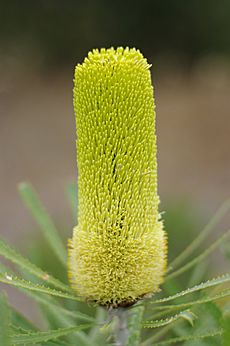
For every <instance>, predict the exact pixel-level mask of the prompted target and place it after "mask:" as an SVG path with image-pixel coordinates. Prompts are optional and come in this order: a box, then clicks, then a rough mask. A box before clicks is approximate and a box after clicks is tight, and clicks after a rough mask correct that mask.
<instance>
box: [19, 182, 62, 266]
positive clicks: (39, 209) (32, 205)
mask: <svg viewBox="0 0 230 346" xmlns="http://www.w3.org/2000/svg"><path fill="white" fill-rule="evenodd" d="M19 192H20V195H21V197H22V199H23V201H24V203H25V205H26V206H27V208H28V209H29V210H30V212H31V214H32V215H33V217H34V218H35V220H36V221H37V223H38V224H39V226H40V227H41V230H42V232H43V235H44V237H45V239H46V240H47V242H48V243H49V244H50V247H51V248H52V249H53V251H54V253H55V254H56V256H57V257H58V258H59V260H60V261H61V262H62V263H63V264H64V266H66V262H67V254H66V249H65V246H64V245H63V242H62V240H61V239H60V237H59V235H58V231H57V229H56V227H55V225H54V223H53V221H52V219H51V218H50V216H49V214H48V213H47V211H46V210H45V208H44V207H43V205H42V203H41V201H40V200H39V198H38V196H37V194H36V192H35V191H34V189H33V187H32V186H31V185H30V184H28V183H21V184H19Z"/></svg>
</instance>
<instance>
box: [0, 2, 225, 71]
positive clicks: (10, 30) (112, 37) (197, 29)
mask: <svg viewBox="0 0 230 346" xmlns="http://www.w3.org/2000/svg"><path fill="white" fill-rule="evenodd" d="M111 45H114V46H117V45H124V46H126V45H129V46H136V47H138V48H140V49H141V50H142V51H143V53H144V54H145V55H146V56H151V55H154V56H157V55H161V54H166V55H169V56H171V55H172V56H178V57H183V58H184V59H185V60H186V61H187V62H189V63H191V62H193V61H194V60H196V59H197V58H199V57H201V56H203V55H208V54H210V53H213V54H215V53H218V54H227V55H229V52H230V2H229V1H228V0H221V1H215V0H204V1H199V0H194V1H182V0H177V1H171V0H165V1H160V0H155V1H151V0H142V1H141V2H140V1H136V0H132V1H130V0H127V1H121V0H117V1H106V0H97V1H89V0H88V1H87V0H85V1H83V0H68V1H63V0H49V1H44V0H38V1H28V0H22V1H17V0H11V1H7V0H2V1H1V11H0V53H1V54H6V53H7V52H8V53H10V54H13V55H20V54H21V53H22V52H23V51H24V50H32V51H33V52H34V54H38V55H40V56H41V57H42V59H43V62H44V63H45V64H52V65H54V64H55V63H56V64H60V63H61V64H64V63H71V64H74V63H75V61H79V59H81V58H82V57H83V56H84V55H85V54H86V52H87V51H88V50H89V49H92V48H93V47H102V46H106V47H108V46H111ZM73 59H74V60H73Z"/></svg>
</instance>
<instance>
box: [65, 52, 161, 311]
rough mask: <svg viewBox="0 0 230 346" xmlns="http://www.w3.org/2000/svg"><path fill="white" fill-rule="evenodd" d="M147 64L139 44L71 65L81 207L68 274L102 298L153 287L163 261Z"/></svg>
mask: <svg viewBox="0 0 230 346" xmlns="http://www.w3.org/2000/svg"><path fill="white" fill-rule="evenodd" d="M149 68H150V66H149V65H148V63H147V61H146V59H145V58H144V57H143V55H142V54H141V53H140V52H139V51H138V50H136V49H128V48H126V49H123V48H118V49H116V50H115V49H113V48H110V49H101V50H100V51H98V50H97V49H95V50H93V51H92V52H90V53H89V54H88V57H87V58H86V59H85V60H84V62H83V63H82V64H81V65H80V64H79V65H77V67H76V70H75V80H74V110H75V114H76V126H77V163H78V194H79V196H78V197H79V198H78V200H79V206H78V208H79V213H78V225H77V226H76V227H75V228H74V231H73V238H72V240H71V241H70V244H69V278H70V282H71V284H72V286H73V288H74V289H75V291H76V292H77V294H79V295H80V296H82V297H84V298H85V299H87V300H93V301H96V302H98V303H99V304H101V305H105V306H112V307H118V306H128V305H131V304H133V303H134V302H136V301H137V300H138V299H140V298H142V297H144V296H146V295H149V294H152V293H154V292H156V291H157V290H158V289H159V285H160V284H161V283H162V281H163V276H164V273H165V269H166V252H167V246H166V237H165V233H164V230H163V225H162V221H161V219H160V215H159V212H158V204H159V198H158V194H157V161H156V152H157V148H156V135H155V111H154V108H155V106H154V99H153V88H152V85H151V76H150V71H149Z"/></svg>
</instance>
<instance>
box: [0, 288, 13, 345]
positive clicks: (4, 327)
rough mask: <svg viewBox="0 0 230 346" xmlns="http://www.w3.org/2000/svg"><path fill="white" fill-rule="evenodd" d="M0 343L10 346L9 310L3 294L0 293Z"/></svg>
mask: <svg viewBox="0 0 230 346" xmlns="http://www.w3.org/2000/svg"><path fill="white" fill-rule="evenodd" d="M0 345H4V346H11V345H12V344H11V333H10V310H9V307H8V302H7V299H6V296H5V294H3V293H0Z"/></svg>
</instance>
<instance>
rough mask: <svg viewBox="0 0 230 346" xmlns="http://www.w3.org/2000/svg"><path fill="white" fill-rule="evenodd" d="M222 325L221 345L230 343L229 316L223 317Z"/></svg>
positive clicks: (225, 345)
mask: <svg viewBox="0 0 230 346" xmlns="http://www.w3.org/2000/svg"><path fill="white" fill-rule="evenodd" d="M223 327H224V334H223V346H229V345H230V316H228V317H226V318H225V319H224V322H223Z"/></svg>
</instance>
